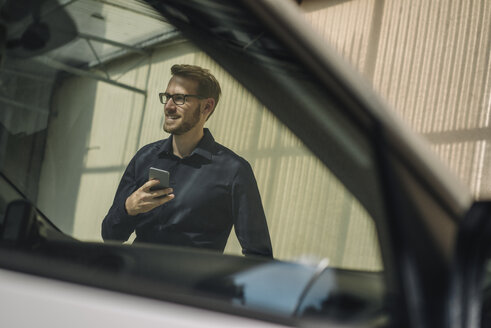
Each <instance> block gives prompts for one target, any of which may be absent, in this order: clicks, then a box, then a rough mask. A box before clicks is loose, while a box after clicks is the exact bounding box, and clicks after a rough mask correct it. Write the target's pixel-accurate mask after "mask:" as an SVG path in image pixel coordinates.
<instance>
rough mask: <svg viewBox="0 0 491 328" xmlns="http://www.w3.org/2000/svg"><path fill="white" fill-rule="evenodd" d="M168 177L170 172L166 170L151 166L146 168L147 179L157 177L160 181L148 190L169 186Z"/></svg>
mask: <svg viewBox="0 0 491 328" xmlns="http://www.w3.org/2000/svg"><path fill="white" fill-rule="evenodd" d="M169 178H170V173H169V172H167V171H166V170H162V169H157V168H155V167H151V168H150V169H149V170H148V179H149V180H152V179H157V180H159V182H160V183H159V184H158V185H156V186H155V187H152V188H150V190H159V189H165V188H169Z"/></svg>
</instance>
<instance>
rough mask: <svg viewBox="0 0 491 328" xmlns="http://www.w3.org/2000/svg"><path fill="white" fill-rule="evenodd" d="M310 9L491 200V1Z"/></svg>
mask: <svg viewBox="0 0 491 328" xmlns="http://www.w3.org/2000/svg"><path fill="white" fill-rule="evenodd" d="M302 8H303V9H304V10H305V17H306V19H307V20H308V21H310V22H311V24H312V26H313V27H314V29H315V30H317V31H318V32H319V33H320V34H322V35H323V36H324V38H325V39H326V40H327V41H328V42H329V43H330V44H331V45H333V46H334V47H335V48H336V49H338V50H339V52H340V53H341V54H342V55H343V56H344V57H345V58H346V59H347V60H348V61H349V62H351V63H352V64H353V65H354V66H355V67H356V68H358V70H359V71H360V72H361V73H362V74H364V75H365V77H366V78H367V79H368V80H369V81H371V82H372V83H373V87H374V89H376V90H377V91H378V92H379V93H380V94H381V95H382V96H383V97H384V98H385V99H386V100H387V101H388V102H389V104H391V105H392V108H393V109H394V110H395V111H396V112H397V113H399V114H400V115H401V116H402V117H403V119H404V120H406V121H407V122H408V123H409V125H410V126H411V127H412V128H413V129H414V130H415V131H417V132H419V133H421V134H423V135H424V136H425V137H426V138H427V139H428V140H429V141H430V142H431V143H432V144H433V148H434V149H435V151H436V152H437V153H438V154H439V155H440V156H441V157H442V159H443V160H444V162H446V163H447V164H448V166H449V167H451V168H452V169H453V170H454V172H455V173H456V174H458V175H459V176H460V177H461V178H462V180H463V181H464V182H466V183H467V185H468V186H469V187H470V188H471V190H472V192H473V193H474V195H475V196H476V197H477V198H481V199H485V198H486V199H490V198H491V125H490V111H491V29H490V28H489V27H490V26H491V2H489V1H486V0H470V1H459V0H442V1H426V0H414V1H405V0H390V1H388V0H372V1H362V0H348V1H333V0H311V1H309V0H305V1H304V2H303V4H302ZM353 22H356V23H355V24H353ZM354 26H356V27H354ZM357 45H360V46H358V47H357ZM360 49H362V50H360ZM364 49H366V50H364Z"/></svg>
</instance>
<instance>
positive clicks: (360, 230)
mask: <svg viewBox="0 0 491 328" xmlns="http://www.w3.org/2000/svg"><path fill="white" fill-rule="evenodd" d="M46 6H47V7H46V9H44V10H48V11H49V10H51V11H52V12H53V14H52V15H55V13H56V12H57V10H61V9H63V10H64V13H65V14H66V15H68V16H69V17H71V18H72V19H73V21H72V23H73V24H74V26H75V27H76V29H77V30H78V31H79V32H80V35H78V36H77V37H74V38H73V39H72V40H67V42H66V44H64V45H62V46H60V47H59V48H56V47H55V48H53V50H52V51H51V52H46V53H43V54H41V55H39V56H35V57H32V58H31V57H29V58H21V57H22V56H21V57H19V56H14V55H11V56H10V57H7V58H6V62H5V67H7V68H8V69H9V70H10V71H7V70H5V71H2V73H1V74H2V75H1V76H2V77H3V78H4V79H9V81H11V83H10V84H9V88H10V89H9V90H7V91H5V94H4V98H5V99H4V100H3V101H4V102H5V103H6V104H8V106H6V107H4V109H2V113H3V114H2V126H1V129H2V136H5V137H6V138H5V139H4V140H5V141H3V142H2V154H8V155H9V156H3V159H2V161H1V162H0V165H1V166H0V169H1V170H2V172H4V173H5V175H6V176H7V177H9V179H10V180H11V181H12V182H13V183H14V184H15V185H17V186H18V187H19V188H20V189H21V191H22V192H23V193H25V194H26V196H27V198H28V199H29V200H31V201H32V202H33V203H34V204H35V205H36V206H37V207H38V209H39V210H40V211H42V212H43V213H44V214H45V215H46V216H47V217H48V218H49V219H50V220H51V221H52V222H53V223H54V224H55V225H56V226H57V227H58V228H60V229H61V231H63V232H64V233H66V234H68V235H70V236H72V237H74V238H76V239H78V240H80V241H84V242H87V243H92V242H95V243H101V242H102V238H101V223H102V220H103V218H104V216H105V215H106V214H107V212H108V210H109V208H110V207H111V204H112V202H113V199H114V196H115V193H116V190H117V187H118V184H119V182H120V180H121V177H122V175H123V172H124V171H125V169H126V167H127V165H128V163H129V162H130V161H131V159H132V157H133V156H134V154H135V153H136V152H137V151H138V150H139V149H141V148H142V147H144V146H145V145H147V144H149V143H152V142H155V141H157V140H160V139H163V138H166V137H168V134H167V133H165V132H164V131H162V124H163V120H164V117H163V105H162V104H161V103H160V102H159V97H158V94H159V92H163V91H165V88H166V86H167V82H168V80H169V78H170V68H171V66H172V65H173V64H176V63H180V64H192V65H199V66H202V67H206V68H208V69H210V71H212V72H213V74H214V75H215V76H216V77H217V79H218V80H219V82H220V84H221V85H222V94H223V96H222V99H221V100H220V103H219V105H218V107H217V109H216V111H215V113H214V114H213V116H212V117H211V118H210V120H209V122H208V123H207V127H208V128H209V129H210V131H211V132H212V133H213V136H214V138H215V139H216V140H217V141H218V142H220V143H221V144H223V145H224V146H226V147H228V148H230V149H232V150H233V151H234V152H236V153H237V154H239V155H240V156H242V157H243V158H245V159H246V160H247V161H248V162H249V163H250V165H251V167H252V170H253V172H254V175H255V178H256V180H257V184H258V188H259V191H260V194H261V199H262V203H263V206H264V211H265V214H266V219H267V223H268V227H269V232H270V235H271V242H272V247H273V254H274V258H275V260H277V262H272V263H269V264H268V265H265V266H264V267H262V266H258V267H252V266H251V268H248V269H247V270H243V271H240V270H237V272H226V273H222V274H221V275H217V276H216V277H211V278H209V279H204V278H203V280H202V281H199V283H194V281H193V284H191V283H186V284H187V286H188V287H189V286H192V288H194V289H196V290H198V291H204V292H206V293H209V294H220V295H221V296H222V297H223V295H226V296H227V297H228V298H229V301H230V300H232V301H230V302H231V303H233V304H234V305H236V306H238V307H244V306H245V307H252V308H254V309H258V310H261V311H265V312H268V311H270V312H273V313H276V314H278V313H279V314H282V315H287V316H291V315H310V316H314V317H315V316H321V317H323V316H331V317H334V318H338V319H340V318H341V319H345V318H347V317H349V316H350V315H351V314H352V313H353V312H350V311H351V309H350V308H349V306H351V304H356V305H357V306H358V307H356V306H355V307H354V311H357V313H358V314H359V315H360V316H359V317H360V318H373V316H376V315H378V314H380V312H381V309H384V305H383V302H384V301H383V299H384V295H385V285H384V280H383V270H384V267H383V263H382V259H381V252H380V245H379V240H378V237H377V231H376V225H375V222H376V220H380V219H381V217H382V216H383V213H382V210H381V208H382V196H381V193H380V186H379V185H378V182H377V181H378V178H377V171H376V168H375V165H374V160H373V157H374V154H373V152H374V150H373V149H372V145H371V144H370V142H369V140H367V135H366V131H367V130H369V129H371V128H373V127H370V123H369V121H370V120H369V117H362V118H359V117H358V116H356V115H354V114H353V112H354V111H357V110H359V109H358V108H356V106H353V108H351V107H346V108H344V107H343V108H341V104H340V103H339V102H337V100H336V94H335V93H327V92H325V90H324V89H323V88H324V87H321V84H319V83H318V81H315V80H314V79H313V77H312V76H310V75H309V74H308V73H306V70H304V69H305V67H304V66H303V64H302V63H299V62H297V61H296V59H295V58H294V57H293V56H291V54H289V53H287V52H284V49H282V48H281V46H280V45H279V44H276V43H275V40H274V39H273V38H271V37H270V36H268V35H262V34H261V32H259V33H258V32H257V31H255V30H254V28H255V27H254V26H252V25H251V26H250V28H249V29H248V26H247V25H248V24H250V22H248V21H243V20H240V19H238V18H237V20H236V21H231V20H227V19H225V17H218V18H220V19H223V26H217V28H216V29H215V30H214V33H216V35H215V36H216V39H213V40H215V41H213V40H209V42H210V44H212V42H216V40H219V41H220V42H223V43H224V44H226V47H225V46H224V48H223V51H230V53H228V55H233V54H234V52H233V51H235V50H237V49H239V50H240V49H242V50H241V51H244V52H245V53H247V55H248V56H250V57H247V58H239V57H238V58H237V61H236V62H235V63H236V64H237V65H240V64H243V65H244V71H243V72H241V73H240V74H243V76H241V77H242V78H243V79H244V80H246V81H247V80H250V81H251V80H254V81H255V80H262V81H263V83H270V88H271V92H270V93H269V94H268V95H265V94H264V93H259V94H258V95H256V94H257V92H256V90H254V89H253V88H251V86H250V84H248V85H247V86H245V85H243V83H241V82H239V80H238V79H237V78H235V77H234V75H232V74H231V73H229V71H230V67H228V66H227V65H231V63H234V62H233V61H231V62H228V64H226V65H225V66H226V67H224V66H221V65H220V64H219V63H218V61H216V60H215V59H213V58H212V56H210V54H209V52H205V51H203V50H202V45H201V44H196V43H195V42H193V41H191V40H189V38H186V37H185V33H184V34H181V32H179V31H178V30H177V29H176V27H174V26H172V25H170V24H169V22H168V20H169V19H168V18H166V19H163V18H162V16H161V15H160V14H159V12H158V11H156V10H155V9H153V8H151V7H150V6H148V5H146V4H144V3H141V2H138V1H136V2H128V4H126V6H128V7H125V6H120V5H117V4H115V3H112V2H108V3H103V2H98V1H90V0H88V1H75V2H73V3H65V5H64V6H62V7H61V8H58V7H57V4H56V3H55V2H51V1H47V2H46ZM53 8H58V9H53ZM163 9H165V8H163ZM167 9H168V10H169V12H170V13H171V14H172V15H174V17H175V18H176V21H172V19H170V21H172V22H173V23H177V25H179V22H178V21H177V19H182V21H186V17H183V16H182V15H181V13H180V12H179V9H180V8H179V6H177V7H176V8H174V9H175V10H174V11H171V10H170V7H169V8H167ZM181 9H182V8H181ZM187 9H192V8H187ZM189 12H190V13H191V12H192V11H189ZM60 15H61V14H60ZM125 15H136V16H128V17H127V16H125ZM217 15H218V12H217ZM62 16H63V17H65V15H62ZM47 17H49V15H48V16H47ZM124 17H126V18H128V19H130V18H132V19H134V20H133V21H131V24H130V25H131V26H127V27H125V28H127V30H125V31H123V32H121V34H118V32H117V28H118V27H119V26H122V25H121V24H122V22H121V20H122V21H125V20H124V19H123V18H124ZM55 18H56V16H52V17H51V18H50V19H51V20H54V19H55ZM187 18H188V19H194V18H193V17H192V16H188V17H187ZM166 20H167V21H166ZM19 24H20V23H19ZM234 24H235V28H234ZM25 25H26V24H25ZM70 26H72V25H70ZM139 26H145V27H146V29H145V30H144V31H140V34H139V35H134V36H132V38H127V39H124V38H123V37H122V36H121V35H122V34H124V33H127V34H131V32H132V31H134V30H136V29H137V27H139ZM178 27H179V28H182V26H178ZM53 29H55V28H53ZM156 31H157V32H156ZM162 31H164V32H162ZM108 40H112V43H110V42H108ZM114 40H117V41H114ZM123 41H124V42H127V44H123ZM128 44H131V45H132V46H131V47H130V46H128ZM227 47H228V48H227ZM227 49H228V50H227ZM251 58H252V59H251ZM24 62H27V63H28V64H26V65H24ZM36 65H38V66H40V67H41V70H38V69H37V68H36V69H33V70H30V69H31V66H36ZM251 67H254V69H252V68H251ZM249 69H250V70H249ZM43 70H46V72H45V73H43V72H44V71H43ZM248 70H249V71H248ZM260 73H262V74H264V76H261V77H260V78H259V79H258V75H257V74H260ZM235 74H237V73H236V72H235ZM272 83H274V85H272ZM26 95H28V97H26ZM47 95H49V97H48V96H47ZM7 98H8V99H7ZM25 98H27V100H25ZM24 100H25V101H24ZM279 107H283V108H284V113H283V114H282V112H281V111H280V117H278V108H279ZM307 111H308V112H315V113H316V114H315V115H317V117H318V120H317V121H314V122H311V125H308V124H306V121H305V120H304V113H305V112H307ZM346 112H348V114H346ZM8 113H10V114H8ZM20 113H22V115H23V117H26V119H23V120H22V119H21V118H20V117H21V116H17V115H20ZM9 115H10V116H9ZM281 115H288V116H292V115H293V116H295V117H298V126H295V127H292V126H285V125H284V124H283V123H282V119H281ZM317 124H319V125H322V126H327V130H328V132H329V138H325V136H321V137H319V139H318V141H317V143H316V145H314V146H312V145H305V144H304V143H303V142H302V141H301V138H299V137H298V136H297V135H298V134H299V133H300V135H302V134H303V135H306V134H312V133H313V134H315V133H317V132H316V131H318V130H316V128H317ZM326 164H327V165H326ZM0 183H3V182H1V181H0ZM198 187H199V186H198ZM1 190H2V200H3V201H4V203H6V202H7V201H9V200H10V199H11V197H10V196H8V195H7V193H6V192H4V188H1ZM133 237H134V236H133ZM131 242H132V241H131V240H130V241H128V243H129V244H131ZM94 247H96V246H94ZM67 249H68V248H67ZM128 252H131V251H128ZM48 253H49V252H48ZM157 253H158V252H155V253H152V254H153V255H154V256H155V258H152V257H150V261H152V260H153V261H154V262H157V260H156V259H157V258H158V257H157V256H158V255H156V254H157ZM225 253H226V254H227V255H232V258H235V257H241V256H242V255H241V245H240V244H239V242H238V240H237V238H236V237H235V233H234V231H232V233H231V234H230V237H229V239H228V243H227V246H226V248H225ZM67 254H68V253H67ZM128 254H129V253H128ZM230 261H233V260H230ZM186 264H187V269H188V270H190V267H191V268H192V265H191V266H189V263H184V262H183V264H182V265H180V266H178V267H179V268H183V270H186ZM159 265H160V264H159ZM166 270H169V269H168V268H167V269H166ZM176 271H178V270H177V269H176ZM180 274H181V275H183V276H186V275H187V274H189V275H191V273H190V272H186V273H183V272H180V273H179V272H174V276H175V277H173V278H169V281H173V279H175V280H178V279H179V277H177V276H178V275H180ZM265 276H267V277H269V278H268V280H265V281H271V280H274V277H277V276H283V277H284V279H280V280H279V281H278V283H277V284H271V286H270V288H271V290H273V291H274V292H275V293H277V294H275V295H277V297H276V296H275V298H276V299H278V300H279V299H283V300H284V302H279V303H278V302H276V303H275V302H274V299H275V298H273V303H271V299H270V298H268V299H267V302H266V303H267V304H265V302H264V299H265V297H264V295H261V293H260V291H261V289H262V288H265V287H264V286H263V285H261V283H260V280H261V279H260V278H261V277H265ZM186 277H187V276H186ZM289 277H290V278H289ZM193 279H197V278H196V277H193ZM289 279H292V280H289ZM295 279H300V280H299V281H302V282H303V283H304V284H299V285H297V286H295V285H294V284H291V282H292V281H296V280H295ZM258 281H259V283H258ZM285 284H291V286H290V287H289V288H286V289H285V288H284V286H285ZM230 286H234V288H229V287H230ZM237 286H239V287H240V288H239V287H237ZM103 287H104V286H103ZM235 287H237V288H238V289H237V288H235ZM194 289H193V290H194ZM222 289H223V290H222ZM217 290H218V291H217ZM285 290H286V291H285ZM227 293H228V294H227ZM282 293H285V295H286V294H288V295H286V296H284V295H283V294H282ZM258 295H259V296H258ZM283 296H284V298H282V297H283ZM344 302H345V303H344ZM350 302H354V303H350ZM280 303H281V304H280ZM346 304H347V305H346ZM384 313H385V312H384Z"/></svg>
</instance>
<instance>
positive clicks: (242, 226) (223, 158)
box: [102, 129, 272, 256]
mask: <svg viewBox="0 0 491 328" xmlns="http://www.w3.org/2000/svg"><path fill="white" fill-rule="evenodd" d="M150 167H156V168H159V169H163V170H166V171H169V173H170V187H172V188H173V189H174V192H173V193H174V195H175V198H174V199H173V200H171V201H169V202H167V203H165V204H164V205H162V206H159V207H157V208H155V209H153V210H151V211H150V212H147V213H143V214H138V215H136V216H130V215H128V213H127V212H126V209H125V202H126V198H128V196H130V195H131V194H132V193H133V192H134V191H135V190H136V189H138V188H139V187H141V186H142V185H143V184H144V183H145V182H147V181H148V170H149V168H150ZM232 225H234V227H235V233H236V235H237V238H238V240H239V242H240V244H241V246H242V252H243V253H244V254H256V255H265V256H272V247H271V241H270V237H269V232H268V226H267V223H266V218H265V215H264V210H263V207H262V203H261V197H260V195H259V190H258V188H257V183H256V179H255V178H254V173H253V171H252V168H251V166H250V165H249V163H248V162H247V161H246V160H245V159H243V158H242V157H240V156H238V155H237V154H235V153H234V152H232V151H231V150H230V149H227V148H226V147H224V146H222V145H220V144H218V143H217V142H215V140H214V139H213V136H212V135H211V133H210V132H209V131H208V129H205V130H204V137H203V138H202V139H201V141H200V142H199V144H198V146H197V147H196V149H195V150H194V151H193V152H192V153H191V155H189V156H188V157H185V158H182V159H181V158H179V157H177V156H175V155H174V154H173V152H172V136H170V137H169V138H168V139H164V140H160V141H157V142H154V143H151V144H148V145H146V146H144V147H143V148H142V149H140V150H139V151H138V152H137V153H136V155H135V156H134V157H133V159H132V160H131V162H130V163H129V164H128V167H127V168H126V171H125V172H124V175H123V177H122V179H121V182H120V184H119V187H118V190H117V192H116V196H115V198H114V202H113V205H112V206H111V208H110V209H109V212H108V214H107V215H106V217H105V218H104V221H103V222H102V237H103V239H104V240H119V241H126V240H127V239H128V238H129V236H130V235H131V233H132V232H133V231H135V232H136V239H135V242H147V243H159V244H167V245H177V246H191V247H198V248H208V249H214V250H218V251H221V252H223V250H224V248H225V244H226V243H227V239H228V236H229V234H230V231H231V228H232Z"/></svg>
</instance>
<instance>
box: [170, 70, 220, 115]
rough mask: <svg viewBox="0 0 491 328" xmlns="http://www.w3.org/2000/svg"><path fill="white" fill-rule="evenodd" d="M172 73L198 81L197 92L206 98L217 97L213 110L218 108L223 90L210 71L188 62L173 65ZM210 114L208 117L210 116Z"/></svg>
mask: <svg viewBox="0 0 491 328" xmlns="http://www.w3.org/2000/svg"><path fill="white" fill-rule="evenodd" d="M170 71H171V73H172V75H177V76H182V77H185V78H189V79H192V80H195V81H197V82H198V90H196V91H197V93H198V95H200V96H203V97H206V98H213V99H215V107H214V108H213V110H212V112H211V113H210V116H211V114H213V111H214V110H215V108H216V105H217V104H218V100H219V99H220V94H221V93H222V90H221V89H220V84H219V83H218V81H217V79H216V78H215V77H214V76H213V74H211V73H210V71H209V70H207V69H206V68H202V67H199V66H195V65H186V64H176V65H173V66H172V67H171V69H170ZM210 116H208V117H210Z"/></svg>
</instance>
